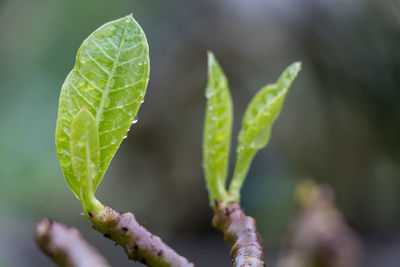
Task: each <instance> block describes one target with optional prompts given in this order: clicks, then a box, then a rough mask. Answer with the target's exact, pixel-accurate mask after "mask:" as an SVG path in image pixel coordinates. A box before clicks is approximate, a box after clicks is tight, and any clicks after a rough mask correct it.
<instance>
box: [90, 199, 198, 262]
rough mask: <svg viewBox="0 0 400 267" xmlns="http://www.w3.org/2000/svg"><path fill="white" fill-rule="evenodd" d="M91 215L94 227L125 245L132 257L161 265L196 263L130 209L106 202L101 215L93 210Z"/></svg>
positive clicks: (129, 255)
mask: <svg viewBox="0 0 400 267" xmlns="http://www.w3.org/2000/svg"><path fill="white" fill-rule="evenodd" d="M89 217H90V218H89V219H90V221H91V222H92V224H93V228H94V229H96V230H97V231H99V232H101V233H102V234H103V235H104V236H105V237H107V238H110V239H111V240H113V241H114V242H116V243H117V244H119V245H121V246H122V247H123V248H124V249H125V252H126V254H127V255H128V258H129V259H131V260H135V261H139V262H141V263H143V264H145V265H147V266H157V267H193V266H194V265H193V263H190V262H189V261H188V260H187V259H186V258H184V257H182V256H181V255H179V254H178V253H177V252H176V251H175V250H173V249H172V248H170V247H169V246H168V245H166V244H165V243H164V242H163V241H162V240H161V239H160V238H159V237H158V236H155V235H153V234H152V233H150V232H149V231H148V230H147V229H146V228H144V227H143V226H142V225H140V224H139V223H138V222H137V221H136V218H135V216H134V215H133V214H132V213H130V212H127V213H123V214H122V213H119V212H117V211H115V210H114V209H112V208H110V207H107V206H106V207H105V210H104V212H103V213H102V214H101V215H96V214H91V213H89Z"/></svg>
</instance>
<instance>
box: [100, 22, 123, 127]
mask: <svg viewBox="0 0 400 267" xmlns="http://www.w3.org/2000/svg"><path fill="white" fill-rule="evenodd" d="M128 25H129V22H127V23H126V25H125V28H124V32H123V34H122V41H121V43H120V45H119V48H118V51H117V55H116V57H115V61H114V65H113V67H112V69H111V71H110V74H109V75H108V79H107V84H106V88H105V89H104V93H103V96H102V98H101V102H100V106H99V110H98V111H97V114H96V124H97V127H99V124H100V118H101V114H102V113H103V110H104V104H105V102H106V99H107V97H108V93H109V91H110V84H111V79H112V78H113V75H114V72H115V70H116V69H117V67H118V61H119V57H120V55H121V51H122V47H123V45H124V43H125V36H126V29H127V27H128Z"/></svg>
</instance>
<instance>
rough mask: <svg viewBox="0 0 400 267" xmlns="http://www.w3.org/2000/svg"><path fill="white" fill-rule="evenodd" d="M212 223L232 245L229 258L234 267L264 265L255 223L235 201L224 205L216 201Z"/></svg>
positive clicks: (257, 266)
mask: <svg viewBox="0 0 400 267" xmlns="http://www.w3.org/2000/svg"><path fill="white" fill-rule="evenodd" d="M212 223H213V226H214V227H215V228H217V229H219V230H221V231H222V232H223V233H224V238H225V240H226V241H227V242H228V243H229V244H230V245H232V249H231V259H232V263H233V266H234V267H250V266H251V267H263V266H265V264H264V253H263V248H262V246H261V242H262V241H261V237H260V235H259V233H258V231H257V228H256V223H255V221H254V219H253V218H251V217H249V216H246V214H245V213H244V212H243V210H242V209H241V208H240V205H239V204H238V203H237V202H234V201H231V202H229V203H227V204H226V205H225V206H223V205H221V203H217V205H216V209H215V214H214V218H213V220H212Z"/></svg>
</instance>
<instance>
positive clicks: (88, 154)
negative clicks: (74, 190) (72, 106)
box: [70, 107, 100, 210]
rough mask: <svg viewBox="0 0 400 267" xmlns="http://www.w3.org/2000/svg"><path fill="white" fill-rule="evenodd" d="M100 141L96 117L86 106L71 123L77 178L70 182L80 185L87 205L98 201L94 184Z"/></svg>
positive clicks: (72, 152)
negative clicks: (93, 187) (95, 197)
mask: <svg viewBox="0 0 400 267" xmlns="http://www.w3.org/2000/svg"><path fill="white" fill-rule="evenodd" d="M99 143H100V142H99V134H98V131H97V124H96V119H95V118H94V116H93V115H92V113H90V111H88V110H87V109H86V107H84V108H83V109H82V110H81V111H80V112H79V113H78V114H77V115H76V117H75V119H74V120H73V121H72V125H71V141H70V146H71V162H72V169H73V171H74V174H75V176H74V178H76V180H70V182H71V183H73V184H74V185H75V186H79V187H80V190H81V191H80V196H79V197H80V199H81V200H82V201H83V202H84V203H85V206H86V207H87V206H90V205H91V203H93V202H96V201H95V200H94V193H93V189H92V186H93V182H94V181H95V179H96V177H97V173H98V170H99V169H100V168H99V167H100V149H99V147H100V144H99ZM85 210H86V209H85Z"/></svg>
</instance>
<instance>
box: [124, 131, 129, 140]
mask: <svg viewBox="0 0 400 267" xmlns="http://www.w3.org/2000/svg"><path fill="white" fill-rule="evenodd" d="M128 131H129V130H128ZM127 137H128V135H125V136H124V139H126V138H127Z"/></svg>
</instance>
